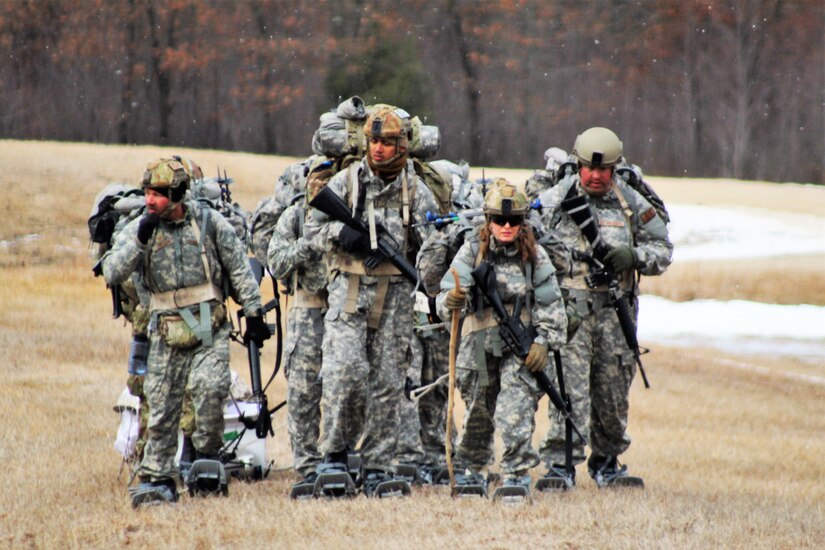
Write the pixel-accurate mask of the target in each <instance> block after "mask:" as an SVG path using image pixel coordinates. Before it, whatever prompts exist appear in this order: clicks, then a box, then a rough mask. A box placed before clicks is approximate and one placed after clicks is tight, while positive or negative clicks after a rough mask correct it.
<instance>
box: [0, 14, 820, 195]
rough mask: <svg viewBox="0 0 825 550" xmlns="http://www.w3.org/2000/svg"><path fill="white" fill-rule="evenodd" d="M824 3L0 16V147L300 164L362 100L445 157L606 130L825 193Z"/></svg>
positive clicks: (534, 154) (516, 158)
mask: <svg viewBox="0 0 825 550" xmlns="http://www.w3.org/2000/svg"><path fill="white" fill-rule="evenodd" d="M823 36H825V2H822V0H704V1H694V0H679V1H677V0H664V1H663V0H637V1H629V0H602V1H598V2H597V1H591V2H587V1H580V0H579V1H571V0H547V1H529V0H528V1H521V2H519V1H513V0H485V1H462V0H427V1H417V2H390V1H366V0H335V1H326V0H320V1H316V2H304V1H301V0H270V1H266V0H259V1H217V0H212V1H192V0H168V1H154V0H123V1H118V2H110V1H106V0H0V58H2V59H3V62H2V63H0V105H2V108H0V137H5V138H15V139H49V140H59V141H91V142H100V143H121V144H158V145H164V146H186V147H195V148H218V149H223V150H230V151H246V152H257V153H275V152H277V153H278V154H282V155H295V156H306V155H308V154H309V153H310V141H311V138H312V133H313V131H314V130H315V128H316V127H317V124H318V117H319V115H320V114H321V113H322V112H324V111H327V110H329V109H331V108H334V107H335V105H337V103H338V102H339V101H340V100H341V99H345V98H347V97H349V96H351V95H354V94H358V95H360V96H361V97H362V98H364V99H365V100H366V101H367V102H368V103H370V102H375V101H381V102H388V103H394V104H397V105H400V106H402V107H404V108H405V109H407V110H408V111H410V112H411V113H412V114H414V115H419V116H420V117H421V118H422V119H423V120H425V121H426V122H427V123H428V124H435V125H437V126H438V127H439V128H440V131H441V136H442V148H441V151H440V156H441V157H443V158H448V159H451V160H459V159H463V160H466V161H468V162H470V164H471V165H473V166H506V167H522V168H526V167H533V168H538V167H540V166H542V165H543V164H544V161H543V159H542V153H543V151H544V150H545V149H547V148H548V147H551V146H559V147H562V148H564V149H566V150H569V149H570V148H571V147H572V143H573V141H574V139H575V136H576V135H577V134H578V133H580V132H581V131H582V130H584V129H585V128H588V127H590V126H596V125H598V126H607V127H609V128H611V129H613V130H615V131H616V132H617V133H618V135H619V136H620V137H621V139H622V140H623V141H624V143H625V152H626V154H627V155H628V157H629V159H630V160H631V161H632V162H635V163H637V164H640V165H641V166H642V167H644V169H645V171H646V172H650V173H654V174H657V175H663V176H664V175H669V176H680V177H731V178H740V179H750V180H767V181H775V182H787V181H794V182H802V183H820V184H825V170H824V169H823V164H825V162H823V160H825V153H823V149H825V147H823V143H825V109H824V108H823V106H825V40H823V38H822V37H823Z"/></svg>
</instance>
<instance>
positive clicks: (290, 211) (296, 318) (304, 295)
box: [267, 158, 360, 498]
mask: <svg viewBox="0 0 825 550" xmlns="http://www.w3.org/2000/svg"><path fill="white" fill-rule="evenodd" d="M318 160H319V161H322V160H323V158H319V159H318ZM319 164H320V166H319V167H314V166H313V167H311V168H310V169H311V170H312V169H313V168H319V171H323V169H324V167H325V165H324V163H323V162H319ZM318 173H319V172H311V173H310V174H309V176H308V178H307V181H308V186H307V189H308V193H309V194H311V193H312V191H310V190H311V189H313V185H312V182H313V181H314V177H315V175H316V174H318ZM311 198H312V197H311V196H309V195H307V197H306V199H305V200H301V201H297V202H295V203H294V204H292V205H291V206H289V207H288V208H287V209H286V210H284V212H283V214H281V217H280V218H279V219H278V223H277V224H276V226H275V229H274V231H273V233H272V238H271V240H270V241H269V249H268V253H267V256H268V265H269V271H270V272H271V273H272V276H273V277H275V278H277V279H279V280H280V281H281V283H282V284H283V285H284V287H285V288H286V292H287V294H289V295H290V296H292V298H291V299H290V302H291V305H290V308H289V315H288V318H287V328H286V333H287V340H286V346H285V348H284V373H285V375H286V377H287V406H288V410H289V417H288V427H289V439H290V443H291V445H292V457H293V464H294V468H295V471H296V472H298V474H300V475H301V476H303V480H302V481H300V482H299V483H297V484H295V486H293V491H292V496H293V498H300V497H302V496H305V495H307V494H312V491H313V488H314V483H315V479H316V478H317V477H318V475H317V473H316V471H315V470H316V468H317V466H318V464H319V463H320V462H321V455H320V453H319V452H318V437H319V435H320V423H321V380H320V371H321V346H322V343H323V337H324V318H323V316H324V313H325V312H326V309H327V304H326V295H327V293H326V288H325V287H326V277H327V269H326V264H325V263H324V259H323V256H322V254H321V253H320V252H317V251H315V250H313V249H311V248H310V246H309V243H308V241H307V238H306V237H305V236H304V222H305V220H306V212H307V210H308V209H307V206H306V205H307V203H308V202H309V199H311ZM356 424H357V423H356ZM358 435H360V427H359V428H357V429H355V430H353V432H352V433H351V434H350V437H349V439H348V447H350V448H353V449H354V448H355V444H356V442H357V437H358Z"/></svg>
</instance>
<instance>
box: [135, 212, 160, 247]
mask: <svg viewBox="0 0 825 550" xmlns="http://www.w3.org/2000/svg"><path fill="white" fill-rule="evenodd" d="M159 223H160V216H159V215H158V214H146V215H145V216H143V217H142V218H141V219H140V223H139V224H138V230H137V239H138V240H139V241H140V243H141V244H146V243H148V242H149V239H150V238H151V237H152V233H154V232H155V229H157V227H158V224H159Z"/></svg>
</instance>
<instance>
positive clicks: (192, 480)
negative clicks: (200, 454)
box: [186, 458, 229, 497]
mask: <svg viewBox="0 0 825 550" xmlns="http://www.w3.org/2000/svg"><path fill="white" fill-rule="evenodd" d="M186 487H187V488H188V489H189V496H191V497H194V496H207V495H216V494H220V495H223V496H227V495H228V494H229V484H228V483H227V480H226V470H225V469H224V467H223V463H222V462H221V461H220V460H211V459H208V458H199V459H198V460H196V461H195V462H193V463H192V468H190V470H189V474H188V475H187V476H186Z"/></svg>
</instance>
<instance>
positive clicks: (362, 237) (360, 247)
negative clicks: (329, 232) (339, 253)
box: [338, 225, 370, 254]
mask: <svg viewBox="0 0 825 550" xmlns="http://www.w3.org/2000/svg"><path fill="white" fill-rule="evenodd" d="M338 246H339V247H340V248H341V250H344V251H345V252H349V253H350V254H369V252H370V237H369V235H367V234H366V233H361V232H360V231H358V230H357V229H353V228H351V227H350V226H348V225H345V226H344V227H342V228H341V232H340V233H338Z"/></svg>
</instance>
